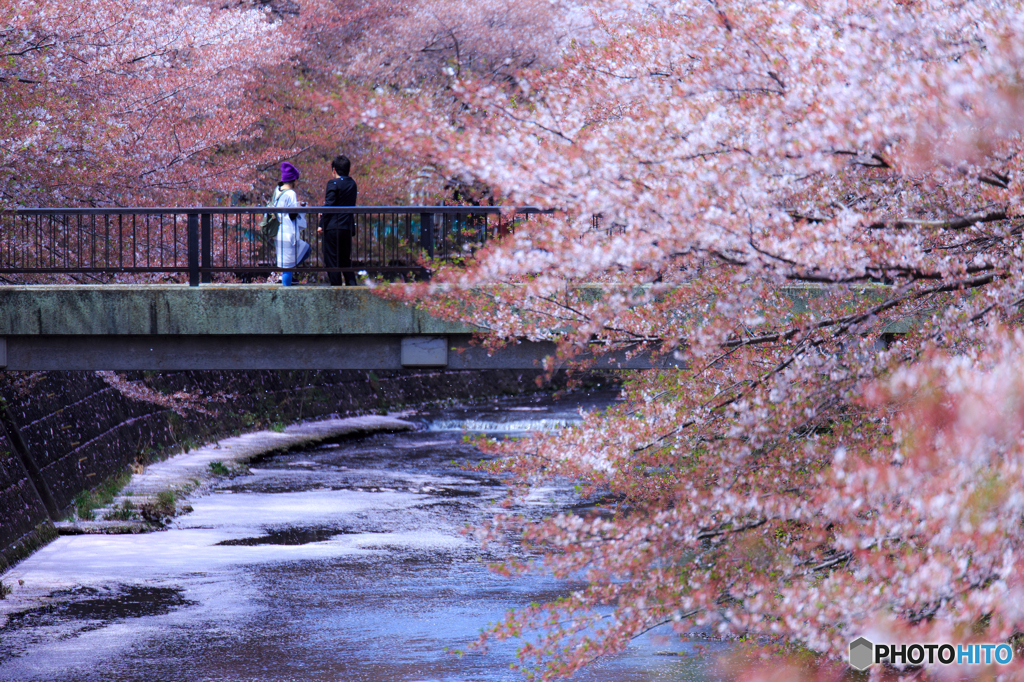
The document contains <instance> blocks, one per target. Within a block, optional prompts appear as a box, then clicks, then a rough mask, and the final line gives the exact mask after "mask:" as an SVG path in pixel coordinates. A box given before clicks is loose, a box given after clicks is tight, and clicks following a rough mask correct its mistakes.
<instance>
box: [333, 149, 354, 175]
mask: <svg viewBox="0 0 1024 682" xmlns="http://www.w3.org/2000/svg"><path fill="white" fill-rule="evenodd" d="M331 168H333V169H334V172H335V173H337V174H338V175H348V172H349V170H351V169H352V162H351V161H349V160H348V157H347V156H345V155H344V154H338V155H337V156H335V157H334V161H331Z"/></svg>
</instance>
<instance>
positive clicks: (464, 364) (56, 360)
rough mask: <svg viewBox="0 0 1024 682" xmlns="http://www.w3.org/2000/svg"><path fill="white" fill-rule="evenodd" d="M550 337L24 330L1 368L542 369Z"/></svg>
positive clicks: (668, 363)
mask: <svg viewBox="0 0 1024 682" xmlns="http://www.w3.org/2000/svg"><path fill="white" fill-rule="evenodd" d="M554 352H555V347H554V344H553V343H548V342H529V341H525V342H522V343H519V344H516V345H513V346H508V347H505V348H502V349H499V350H496V351H492V352H489V351H487V350H486V349H484V348H481V347H480V346H479V345H474V344H473V343H472V336H471V335H468V334H453V335H447V336H425V335H406V336H403V335H396V334H360V335H335V334H300V335H281V334H276V335H270V334H251V335H237V334H232V335H173V336H153V335H105V336H83V335H31V336H30V335H16V336H6V337H0V368H6V369H9V370H22V371H44V370H49V371H57V370H191V369H195V370H243V369H362V370H392V369H414V368H433V369H451V370H466V369H534V370H536V369H541V368H542V364H541V363H542V362H543V359H544V358H545V357H547V356H549V355H553V354H554ZM672 366H677V364H676V363H675V362H674V361H672V360H671V359H657V360H655V361H652V359H651V358H650V356H648V355H641V356H636V357H633V358H626V357H625V355H624V354H622V353H613V354H605V355H600V356H598V360H597V363H596V365H595V368H597V369H650V368H652V367H672Z"/></svg>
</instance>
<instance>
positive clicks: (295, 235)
mask: <svg viewBox="0 0 1024 682" xmlns="http://www.w3.org/2000/svg"><path fill="white" fill-rule="evenodd" d="M298 181H299V169H298V168H296V167H295V166H293V165H292V164H290V163H288V162H287V161H285V162H284V163H282V164H281V182H279V183H278V184H277V186H278V190H279V192H278V196H277V202H276V203H275V204H274V207H275V208H278V209H289V208H299V199H298V197H297V196H296V194H295V183H297V182H298ZM277 219H278V221H280V227H279V228H278V229H277V241H276V246H277V267H279V268H281V269H283V270H284V272H283V273H281V284H283V285H284V286H286V287H289V286H291V285H292V273H291V268H294V267H295V266H297V265H299V264H300V263H302V261H304V260H306V258H308V257H309V252H310V248H309V242H307V241H305V240H304V239H302V236H301V235H302V230H304V229H305V227H306V214H305V213H297V212H296V213H291V212H285V213H278V214H277Z"/></svg>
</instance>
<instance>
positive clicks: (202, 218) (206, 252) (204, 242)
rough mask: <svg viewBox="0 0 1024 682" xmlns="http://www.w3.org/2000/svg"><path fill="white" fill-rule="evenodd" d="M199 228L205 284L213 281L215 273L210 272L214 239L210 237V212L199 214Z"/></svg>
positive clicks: (203, 280) (201, 263)
mask: <svg viewBox="0 0 1024 682" xmlns="http://www.w3.org/2000/svg"><path fill="white" fill-rule="evenodd" d="M199 230H200V232H201V235H200V238H199V248H200V249H201V251H200V256H201V257H200V265H201V267H202V276H201V277H200V280H201V281H202V282H203V284H209V283H210V282H212V281H213V274H212V273H211V272H210V268H211V267H212V265H213V263H212V262H211V260H210V253H211V251H212V241H213V240H212V239H211V237H210V214H209V213H200V214H199Z"/></svg>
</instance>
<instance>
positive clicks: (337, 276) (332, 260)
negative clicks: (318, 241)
mask: <svg viewBox="0 0 1024 682" xmlns="http://www.w3.org/2000/svg"><path fill="white" fill-rule="evenodd" d="M323 249H324V265H326V266H327V267H329V268H350V267H352V232H351V230H324V241H323ZM342 274H344V275H345V284H346V285H348V286H350V287H354V286H355V285H356V274H355V273H354V272H345V273H341V272H328V273H327V279H329V280H331V286H335V287H337V286H341V280H342V277H341V276H342Z"/></svg>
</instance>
